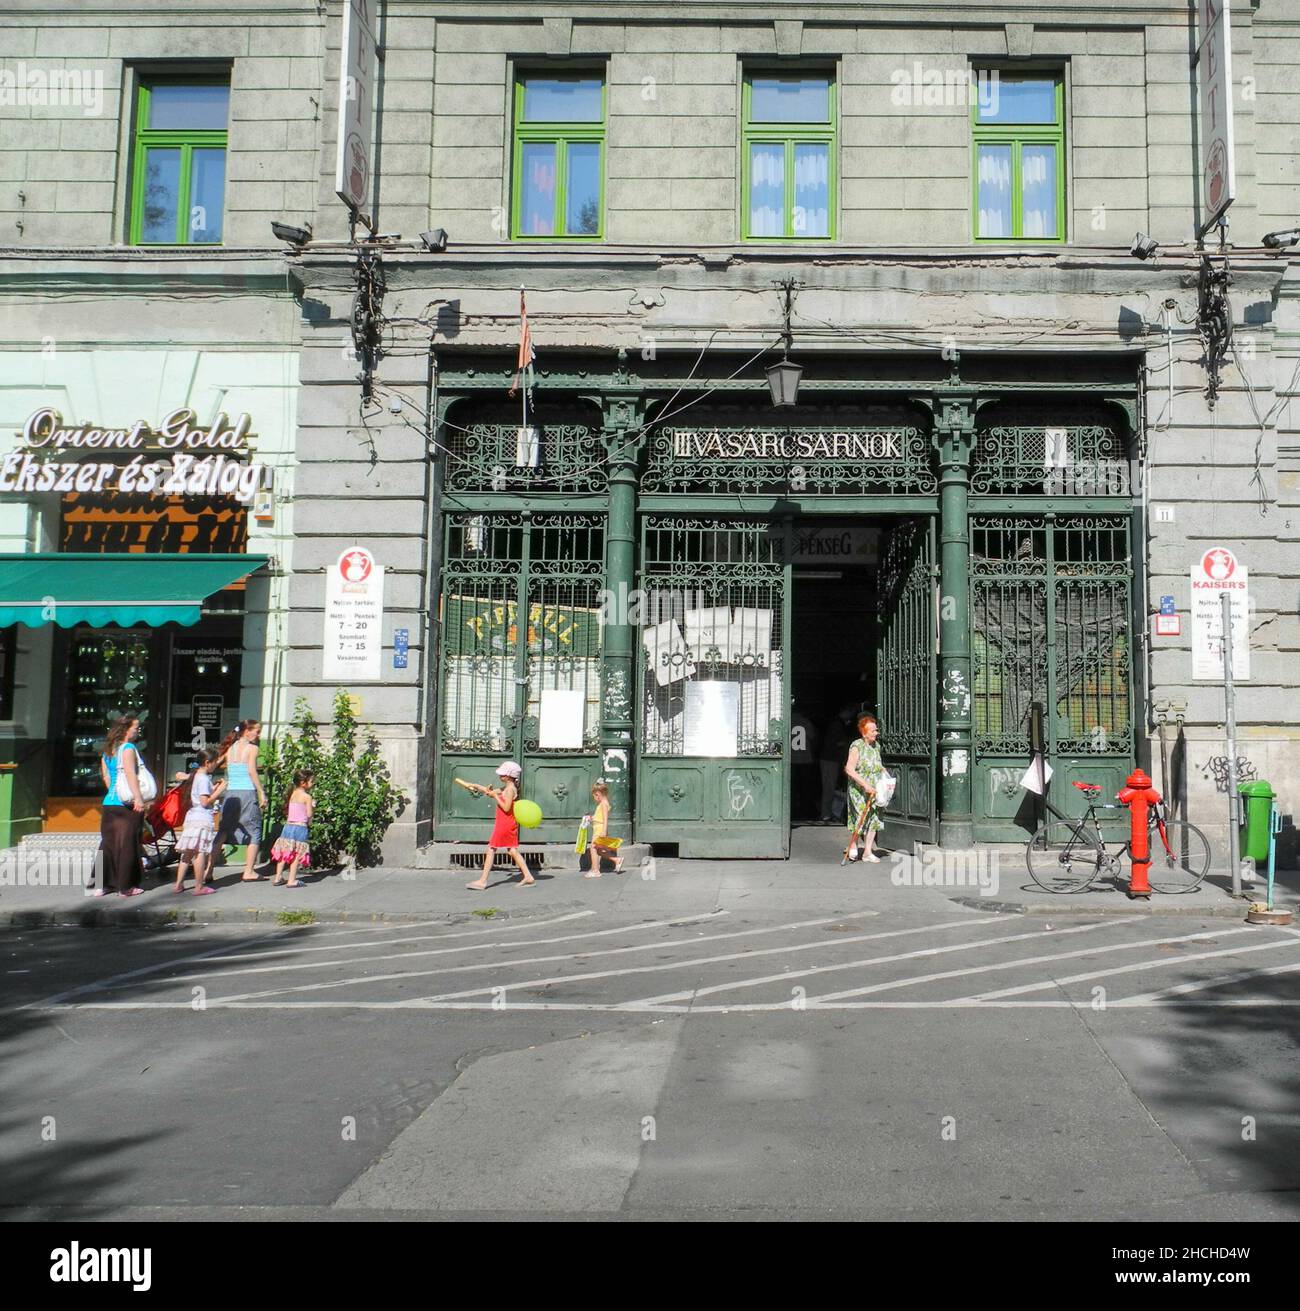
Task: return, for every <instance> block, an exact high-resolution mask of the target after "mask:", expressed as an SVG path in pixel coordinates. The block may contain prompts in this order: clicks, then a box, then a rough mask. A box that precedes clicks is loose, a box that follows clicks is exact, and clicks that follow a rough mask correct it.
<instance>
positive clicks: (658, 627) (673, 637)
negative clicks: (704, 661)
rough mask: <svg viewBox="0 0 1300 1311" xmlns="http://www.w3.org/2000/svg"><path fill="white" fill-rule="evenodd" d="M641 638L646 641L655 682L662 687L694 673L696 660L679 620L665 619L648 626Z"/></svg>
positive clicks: (648, 663)
mask: <svg viewBox="0 0 1300 1311" xmlns="http://www.w3.org/2000/svg"><path fill="white" fill-rule="evenodd" d="M641 640H642V641H643V642H644V643H645V653H646V665H647V667H648V668H650V669H652V670H654V676H655V682H656V683H658V684H659V686H660V687H667V686H668V684H669V683H675V682H677V681H678V680H679V679H682V678H691V677H692V676H693V675H694V673H695V661H694V660H692V659H691V653H690V651H689V650H688V649H687V646H686V641H685V639H684V638H683V637H682V630H681V629H680V628H678V626H677V620H675V619H665V620H664V622H663V623H662V624H655V625H654V626H653V627H651V628H647V629H646V630H645V632H644V633H643V634H642V636H641Z"/></svg>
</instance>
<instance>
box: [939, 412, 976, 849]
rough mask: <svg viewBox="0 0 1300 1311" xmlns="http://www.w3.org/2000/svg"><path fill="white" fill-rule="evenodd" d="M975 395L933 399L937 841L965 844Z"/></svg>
mask: <svg viewBox="0 0 1300 1311" xmlns="http://www.w3.org/2000/svg"><path fill="white" fill-rule="evenodd" d="M975 409H976V405H975V399H974V397H973V396H969V395H957V396H952V395H950V396H944V397H942V398H940V400H939V402H938V406H937V410H938V413H937V417H936V420H935V434H934V440H935V446H936V449H937V452H938V457H939V461H938V462H939V723H938V732H939V845H940V846H943V847H957V848H961V847H970V846H972V845H973V844H974V841H975V828H974V818H973V814H972V811H971V774H972V771H973V769H974V750H973V741H972V731H971V686H972V682H971V649H970V515H969V499H970V475H971V454H972V450H973V447H974V442H975Z"/></svg>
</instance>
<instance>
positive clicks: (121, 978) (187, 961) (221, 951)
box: [18, 910, 726, 1011]
mask: <svg viewBox="0 0 1300 1311" xmlns="http://www.w3.org/2000/svg"><path fill="white" fill-rule="evenodd" d="M595 913H596V912H595V911H594V910H582V911H573V912H571V913H570V914H568V915H561V916H559V917H557V918H556V919H553V920H548V921H546V922H547V923H551V924H558V923H560V922H561V921H563V920H569V919H583V918H585V917H587V916H589V915H594V914H595ZM722 913H723V914H725V913H726V912H725V911H724V912H722ZM673 922H674V923H677V922H678V921H673ZM537 923H538V922H537V921H535V920H529V921H526V922H524V923H520V924H516V925H501V926H500V927H499V928H497V929H495V930H494V929H486V928H485V929H472V930H470V931H469V932H466V933H448V934H444V935H442V936H443V937H444V938H446V939H450V938H461V937H475V936H479V935H482V934H487V933H492V932H506V931H512V930H513V931H516V932H517V931H519V930H521V929H524V928H530V927H536V925H537ZM213 927H217V928H226V927H230V928H235V929H238V930H240V931H241V932H246V931H247V929H248V927H249V926H247V925H229V926H227V925H215V926H213ZM309 927H311V926H310V925H301V926H293V927H292V928H291V929H290V932H291V933H293V934H297V933H300V932H302V930H303V929H306V928H309ZM414 927H421V928H422V927H424V926H423V925H417V926H414ZM283 931H284V926H277V927H276V929H275V930H273V932H281V933H282V932H283ZM284 940H287V939H284ZM245 945H246V944H245V943H244V942H242V941H241V942H228V943H223V944H222V945H221V946H219V947H213V948H211V949H209V950H208V951H203V952H198V953H196V954H193V955H189V956H177V957H175V958H174V959H172V960H167V961H157V962H155V963H154V964H153V965H142V966H141V967H140V968H139V969H134V970H127V971H125V972H124V973H122V974H110V975H109V976H108V977H107V978H105V979H96V980H95V981H93V982H91V983H83V984H79V985H78V986H77V987H75V988H69V989H67V990H66V991H65V992H58V993H55V994H54V996H53V997H48V998H46V999H45V1000H46V1001H48V1002H57V1001H62V1000H63V999H64V998H67V997H76V996H80V995H81V994H82V993H85V992H105V991H107V990H109V989H110V988H114V987H117V986H119V985H120V984H122V983H128V982H130V981H132V980H134V979H139V978H143V977H144V976H145V975H148V974H158V973H160V972H161V971H163V970H170V969H174V968H175V967H176V966H178V965H193V964H195V963H196V962H198V961H206V960H213V959H216V958H220V959H222V960H241V959H244V958H245V957H247V956H251V957H253V958H256V957H257V956H258V955H259V953H257V952H249V953H244V954H243V955H235V954H233V953H236V952H237V951H238V950H239V949H240V948H241V947H244V946H245ZM353 945H354V946H356V945H359V944H355V943H354V944H353ZM503 945H507V944H503ZM315 950H335V949H334V948H331V947H321V948H315V947H301V948H292V947H291V948H288V949H286V950H285V952H284V953H283V954H284V955H287V956H292V955H296V954H297V953H298V952H299V951H315ZM42 1004H43V1003H39V1002H29V1003H28V1004H27V1005H25V1006H20V1007H19V1008H18V1009H19V1010H20V1011H21V1010H29V1009H31V1008H32V1007H33V1006H39V1005H42Z"/></svg>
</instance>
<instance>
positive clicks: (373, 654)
mask: <svg viewBox="0 0 1300 1311" xmlns="http://www.w3.org/2000/svg"><path fill="white" fill-rule="evenodd" d="M383 631H384V568H383V565H378V564H376V563H375V557H374V556H373V555H371V554H370V552H369V551H367V550H366V548H365V547H364V546H354V547H351V548H349V549H348V550H346V551H344V552H343V554H342V555H340V556H339V558H338V561H337V562H336V563H335V564H334V565H332V566H331V568H330V569H329V572H328V574H327V575H326V580H325V637H324V641H323V643H322V645H323V653H322V660H321V666H322V676H323V677H324V678H325V679H326V681H328V682H338V683H342V684H344V685H345V686H346V685H348V684H350V683H376V682H378V681H379V679H380V678H381V677H382V669H381V666H382V659H381V657H382V655H383V647H382V637H383Z"/></svg>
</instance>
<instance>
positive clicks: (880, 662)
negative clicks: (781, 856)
mask: <svg viewBox="0 0 1300 1311" xmlns="http://www.w3.org/2000/svg"><path fill="white" fill-rule="evenodd" d="M791 550H792V569H791V589H790V590H791V620H790V646H791V654H790V666H791V698H792V703H791V707H790V734H791V741H790V775H789V786H790V821H791V824H792V825H793V826H795V827H798V826H800V825H806V824H821V823H825V822H827V821H828V820H829V821H830V822H833V823H842V822H843V819H844V813H845V801H846V798H845V778H844V770H843V766H844V761H845V758H846V757H847V754H848V748H849V744H850V743H851V742H852V741H853V740H854V739H855V738H856V737H857V717H858V715H859V714H861V713H862V712H864V711H865V712H869V713H871V714H874V715H876V716H877V717H878V718H879V720H880V722H881V728H882V733H881V749H882V756H883V758H884V762H885V767H886V768H887V769H888V770H889V771H890V773H892V774H893V775H894V776H895V777H896V778H897V780H898V787H897V792H896V795H895V800H894V801H893V802H892V803H891V806H890V808H889V810H888V811H887V812H886V833H885V840H886V845H907V844H909V843H910V842H911V841H914V840H921V841H929V840H932V839H933V837H934V831H935V820H936V815H937V780H936V777H935V747H936V743H935V708H936V697H937V691H936V681H935V659H936V654H937V646H938V626H937V609H936V605H937V598H936V586H937V578H936V570H935V563H934V562H935V554H934V537H933V526H932V523H931V521H930V519H928V518H921V517H916V518H907V519H902V518H898V517H884V516H881V517H879V518H874V519H867V518H855V519H852V520H843V521H839V520H832V521H827V520H810V519H801V520H796V521H795V524H794V525H793V529H792V533H791Z"/></svg>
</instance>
